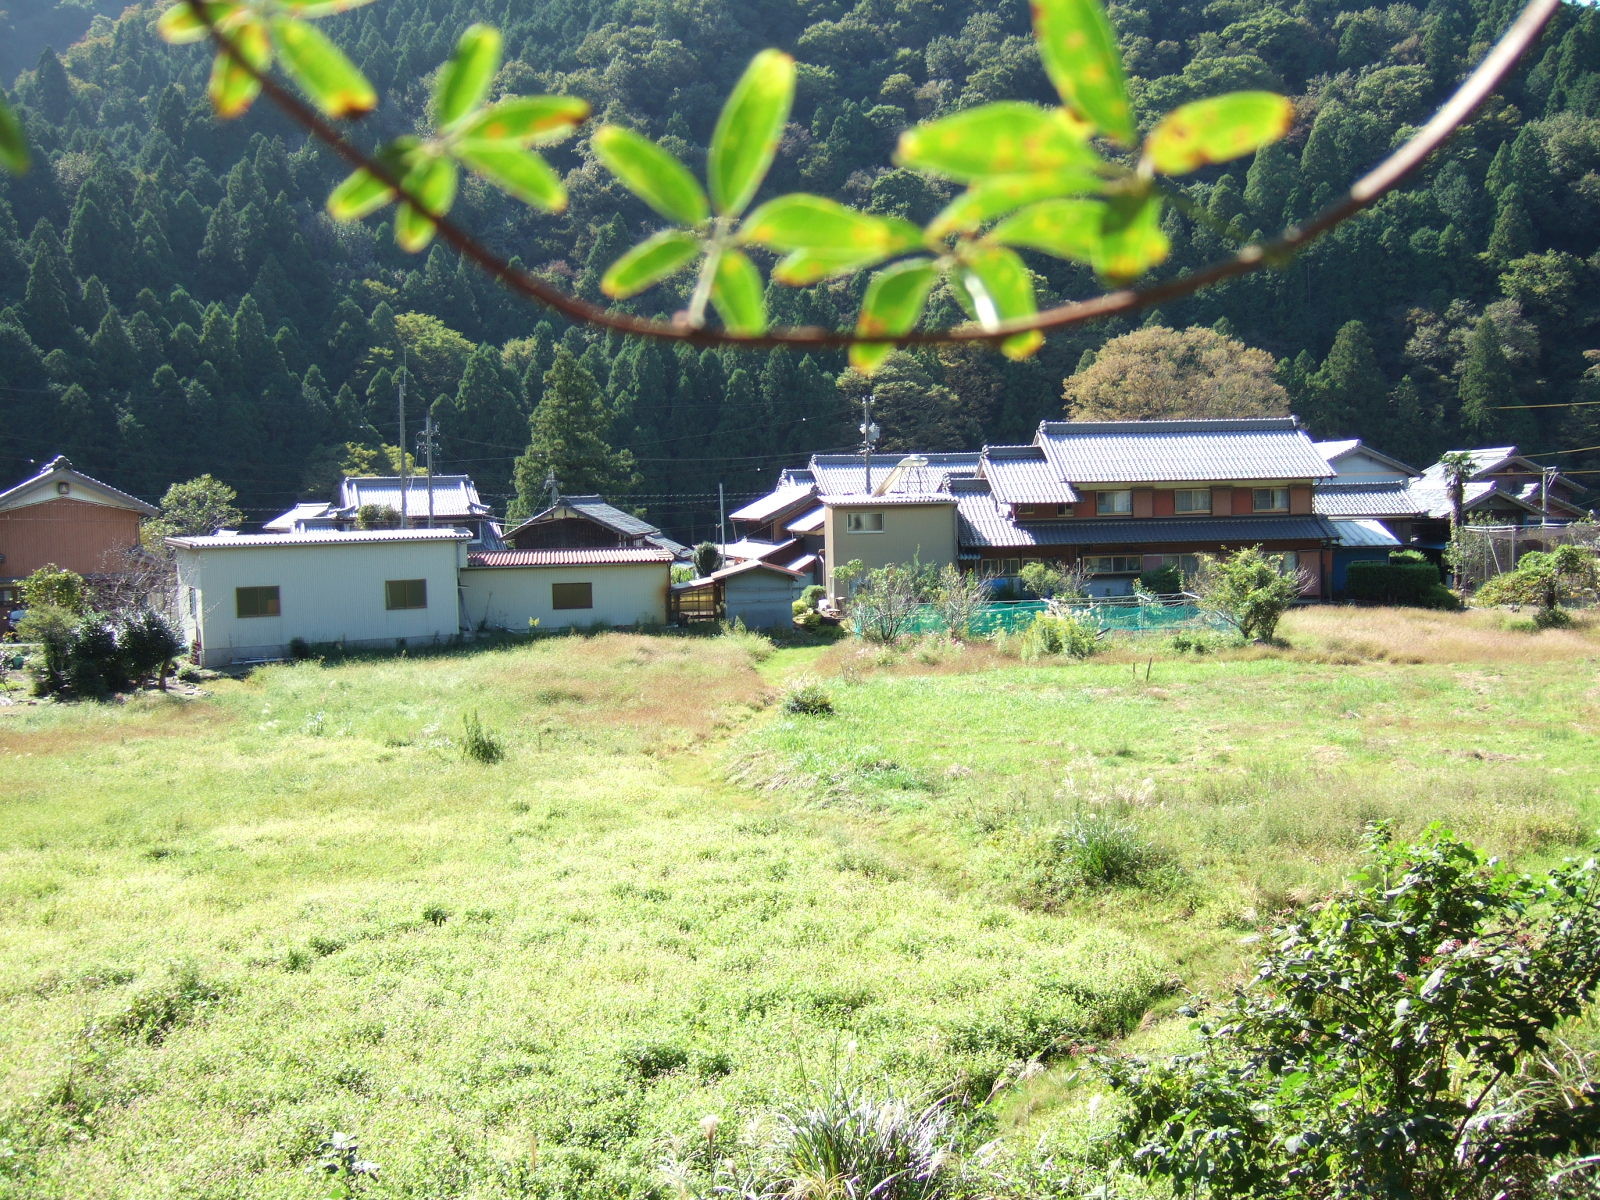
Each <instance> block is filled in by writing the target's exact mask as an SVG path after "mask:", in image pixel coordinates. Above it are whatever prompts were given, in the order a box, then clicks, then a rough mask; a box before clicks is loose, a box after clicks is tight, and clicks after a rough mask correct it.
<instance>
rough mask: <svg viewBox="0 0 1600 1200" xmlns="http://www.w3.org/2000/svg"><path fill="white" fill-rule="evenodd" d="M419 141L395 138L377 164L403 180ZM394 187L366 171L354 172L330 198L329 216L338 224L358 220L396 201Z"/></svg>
mask: <svg viewBox="0 0 1600 1200" xmlns="http://www.w3.org/2000/svg"><path fill="white" fill-rule="evenodd" d="M417 145H418V142H417V139H416V138H413V137H403V138H396V139H395V140H394V141H392V142H390V143H389V144H388V145H387V146H385V147H383V149H381V150H379V151H378V153H377V161H378V162H379V163H380V164H381V165H382V166H384V167H385V168H386V169H387V170H388V172H389V174H390V175H391V176H394V177H395V178H402V177H404V176H405V174H406V172H407V170H408V169H409V166H410V162H411V156H412V154H413V153H414V152H415V151H416V148H417ZM394 195H395V192H394V188H393V187H391V186H390V185H389V184H387V183H385V182H384V181H383V180H382V179H380V178H379V177H378V176H377V175H374V174H373V173H372V172H371V171H368V170H367V169H366V168H362V169H361V170H359V171H354V172H352V173H351V174H350V175H348V176H346V177H345V179H344V181H343V182H342V183H340V184H339V186H338V187H336V188H334V189H333V192H332V193H331V194H330V195H329V196H328V215H329V216H331V217H332V218H333V219H334V220H336V221H359V220H360V219H361V218H362V217H366V216H370V215H371V214H372V213H375V212H377V211H378V210H379V209H380V208H382V207H383V206H384V205H385V204H387V203H389V201H391V200H393V199H394Z"/></svg>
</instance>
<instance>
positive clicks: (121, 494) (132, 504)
mask: <svg viewBox="0 0 1600 1200" xmlns="http://www.w3.org/2000/svg"><path fill="white" fill-rule="evenodd" d="M52 475H70V476H72V477H73V478H75V479H81V480H83V481H84V482H85V483H92V484H93V485H94V486H95V487H97V488H99V489H100V490H101V491H103V492H105V493H106V494H107V495H109V496H114V497H116V498H117V499H118V500H121V501H122V502H123V503H124V504H126V505H127V507H129V508H131V509H133V510H134V511H135V512H138V513H141V514H143V515H144V516H147V517H153V516H155V515H156V514H157V513H158V511H159V510H158V509H157V508H156V506H155V505H153V504H147V503H145V502H144V501H143V500H141V499H139V497H137V496H130V495H129V494H128V493H127V492H125V491H123V490H122V489H121V488H115V487H112V486H111V485H110V484H109V483H106V482H105V481H104V480H101V479H96V478H95V477H94V476H93V475H85V474H84V473H83V472H82V471H80V470H78V469H77V468H76V467H74V466H73V465H72V463H71V462H69V461H68V460H67V457H66V456H65V455H64V454H58V455H56V457H55V458H52V459H51V460H50V461H49V462H47V463H45V465H44V469H43V470H41V471H40V472H39V473H38V474H37V475H34V476H32V477H31V478H28V479H24V480H23V481H22V482H21V483H19V484H17V485H16V486H15V487H9V488H7V489H6V490H5V491H3V492H0V508H3V507H5V504H6V502H7V501H8V500H10V499H11V498H13V497H15V496H18V495H20V494H21V493H22V492H24V491H25V490H28V489H31V488H33V487H35V486H37V485H38V484H41V483H43V482H44V481H45V480H47V479H49V478H50V477H51V476H52Z"/></svg>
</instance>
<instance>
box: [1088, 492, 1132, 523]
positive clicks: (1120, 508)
mask: <svg viewBox="0 0 1600 1200" xmlns="http://www.w3.org/2000/svg"><path fill="white" fill-rule="evenodd" d="M1094 511H1095V512H1097V513H1099V514H1100V515H1101V516H1102V517H1125V516H1128V515H1129V514H1131V513H1132V512H1133V493H1132V492H1131V491H1121V492H1096V493H1095V496H1094Z"/></svg>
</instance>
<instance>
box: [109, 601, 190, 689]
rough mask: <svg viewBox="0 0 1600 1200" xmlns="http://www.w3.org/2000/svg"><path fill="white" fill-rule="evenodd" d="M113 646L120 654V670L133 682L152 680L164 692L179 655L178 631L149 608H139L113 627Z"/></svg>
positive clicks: (180, 641) (180, 651) (181, 649)
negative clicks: (115, 643)
mask: <svg viewBox="0 0 1600 1200" xmlns="http://www.w3.org/2000/svg"><path fill="white" fill-rule="evenodd" d="M117 643H118V645H119V646H120V648H121V651H122V660H123V668H124V670H125V672H126V673H127V675H128V677H129V678H130V679H132V680H133V681H134V682H142V681H144V680H147V679H155V680H156V682H157V684H158V685H159V686H160V687H161V688H162V689H163V690H165V688H166V686H167V672H168V671H169V670H170V669H171V667H172V660H173V659H175V658H177V657H178V655H180V654H182V653H183V639H182V638H181V637H179V636H178V631H177V630H176V629H174V628H173V627H172V622H170V621H168V620H167V619H166V618H165V617H164V616H162V615H161V614H160V613H158V612H156V611H155V609H153V608H141V609H138V610H136V611H134V612H132V613H128V614H126V615H124V616H123V617H122V619H121V621H120V622H119V623H118V626H117Z"/></svg>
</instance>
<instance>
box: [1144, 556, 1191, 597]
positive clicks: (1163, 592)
mask: <svg viewBox="0 0 1600 1200" xmlns="http://www.w3.org/2000/svg"><path fill="white" fill-rule="evenodd" d="M1139 586H1140V587H1142V588H1143V589H1144V590H1145V591H1147V592H1154V593H1155V594H1156V595H1158V596H1171V595H1174V594H1175V593H1177V592H1181V591H1183V571H1182V570H1181V569H1180V568H1179V567H1177V566H1176V565H1175V564H1171V563H1169V564H1168V565H1167V566H1164V567H1156V568H1155V569H1154V570H1150V571H1146V572H1144V573H1143V574H1142V575H1140V576H1139Z"/></svg>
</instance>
